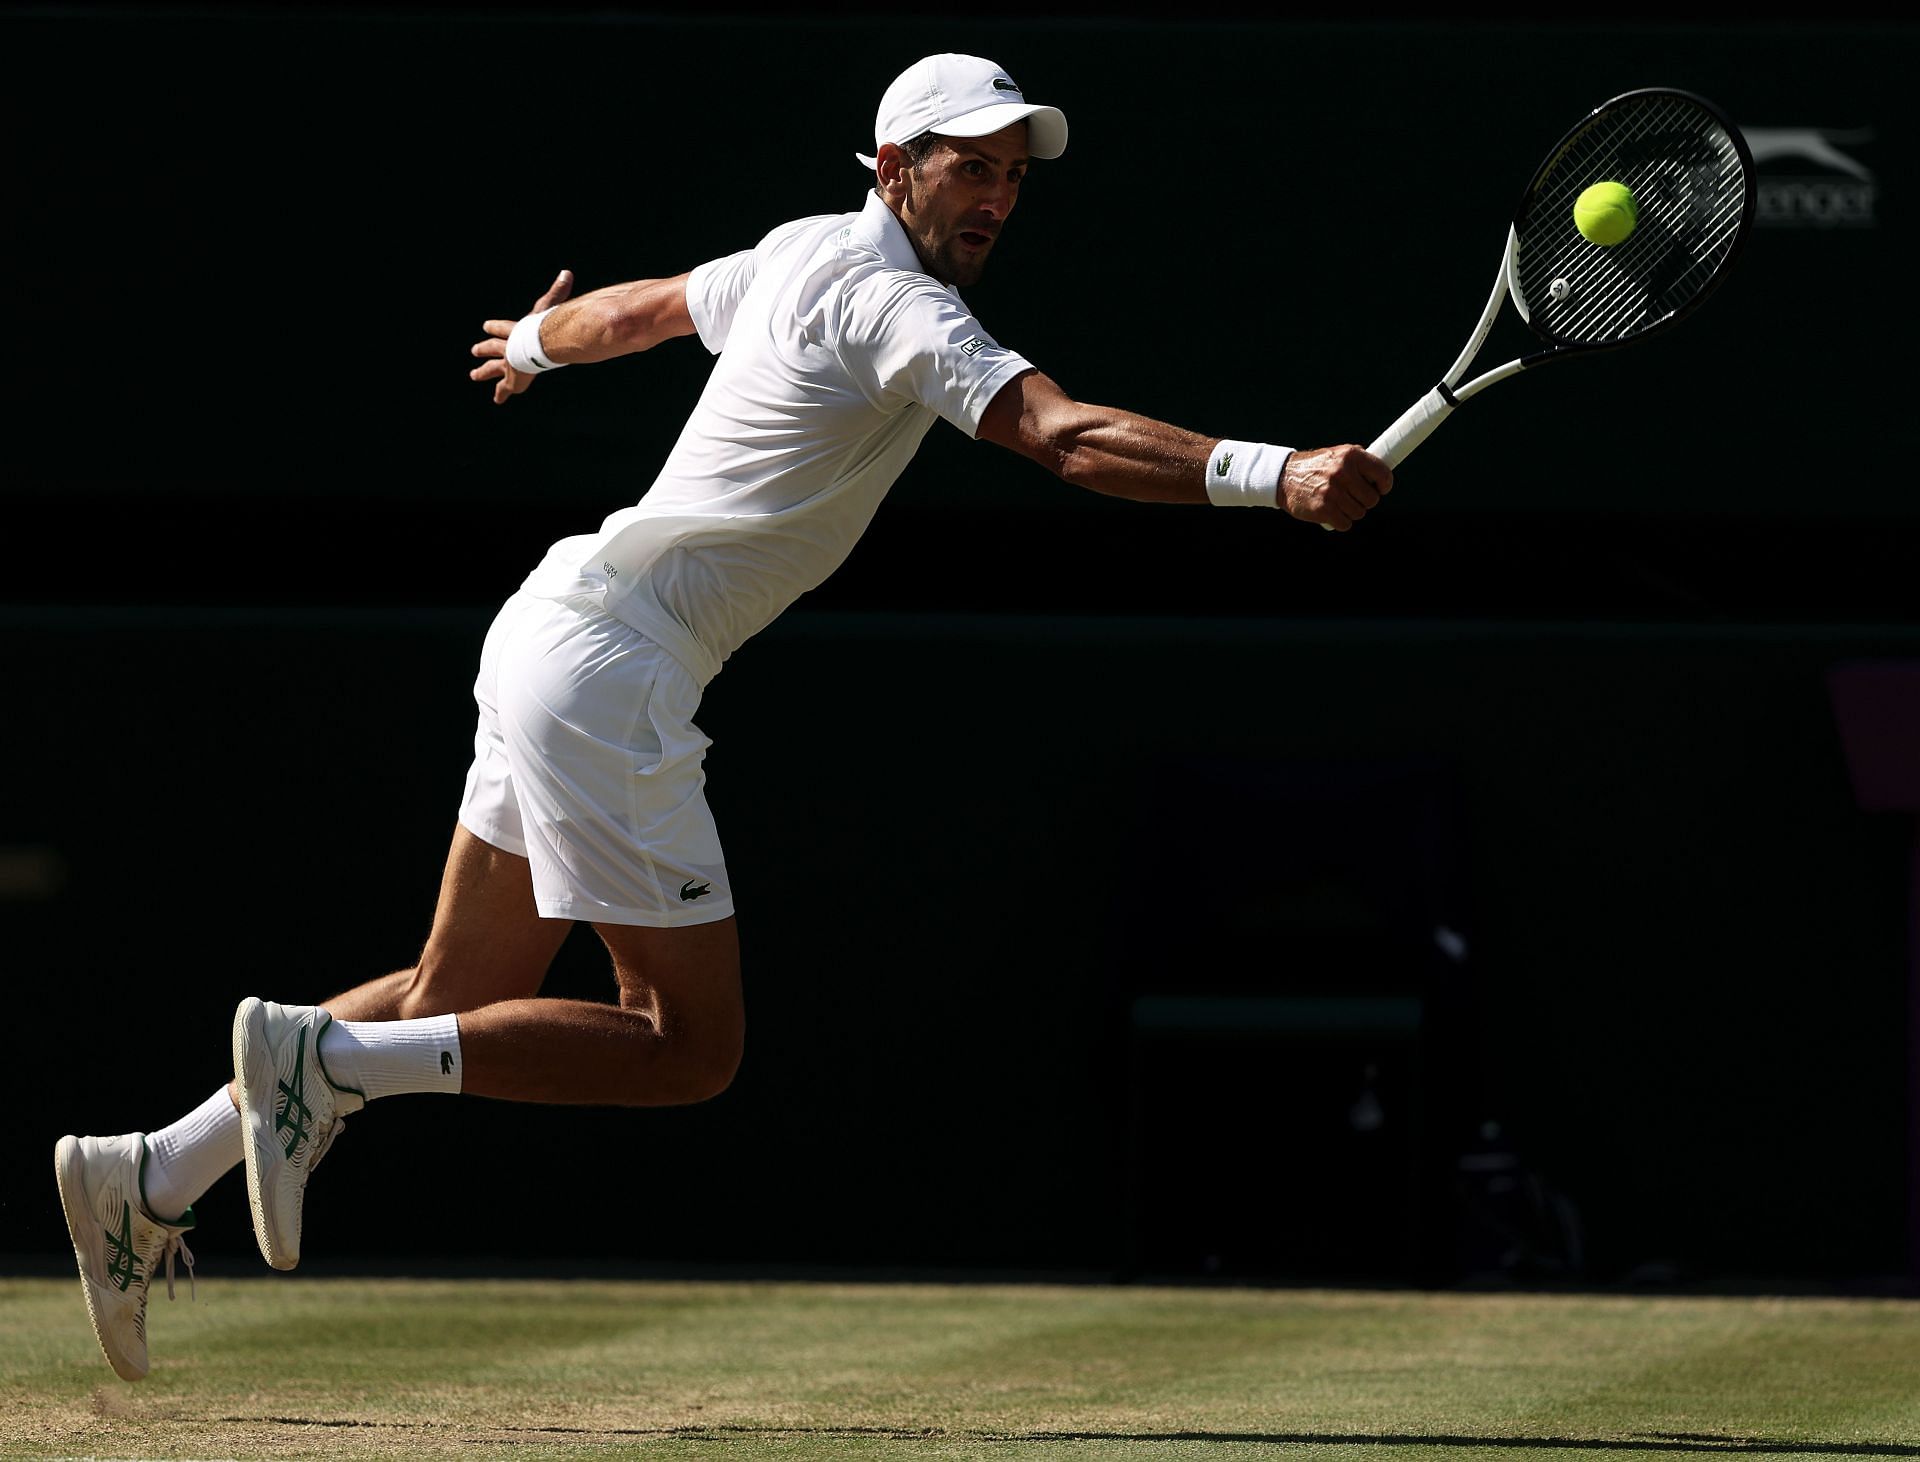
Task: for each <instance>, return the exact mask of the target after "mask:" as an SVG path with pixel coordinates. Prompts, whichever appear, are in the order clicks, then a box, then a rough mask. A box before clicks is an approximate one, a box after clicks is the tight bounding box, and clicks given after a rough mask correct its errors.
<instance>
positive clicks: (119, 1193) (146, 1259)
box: [53, 1132, 193, 1381]
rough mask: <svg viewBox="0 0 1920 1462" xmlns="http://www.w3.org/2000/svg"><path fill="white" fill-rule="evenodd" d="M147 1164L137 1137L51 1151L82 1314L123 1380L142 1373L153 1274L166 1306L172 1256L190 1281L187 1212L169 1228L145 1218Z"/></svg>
mask: <svg viewBox="0 0 1920 1462" xmlns="http://www.w3.org/2000/svg"><path fill="white" fill-rule="evenodd" d="M146 1160H147V1144H146V1139H145V1137H144V1136H143V1135H142V1134H141V1133H138V1132H129V1133H126V1134H125V1135H124V1136H120V1137H62V1138H61V1139H60V1141H59V1142H57V1143H56V1144H55V1145H54V1149H53V1173H54V1177H55V1178H56V1179H58V1180H59V1183H60V1206H61V1207H62V1208H63V1209H65V1210H66V1214H67V1232H68V1233H69V1234H70V1235H72V1237H73V1256H74V1258H75V1259H77V1260H78V1261H79V1263H80V1287H81V1289H82V1290H84V1291H85V1293H86V1296H87V1315H88V1317H89V1318H91V1319H92V1321H93V1333H94V1334H95V1335H96V1336H97V1337H98V1338H99V1340H100V1349H101V1350H102V1351H103V1352H104V1353H105V1354H106V1357H107V1364H108V1365H110V1366H112V1367H113V1371H114V1374H115V1375H117V1376H118V1377H120V1379H121V1380H123V1381H137V1380H139V1379H140V1378H141V1377H142V1376H144V1375H146V1373H147V1290H148V1288H149V1286H150V1285H151V1284H152V1283H153V1274H154V1270H155V1269H157V1268H159V1267H160V1266H161V1265H162V1264H164V1265H165V1266H166V1271H167V1298H168V1299H172V1298H173V1260H174V1256H175V1255H176V1254H178V1255H179V1256H180V1258H181V1259H183V1260H184V1261H185V1262H186V1266H187V1281H188V1283H189V1284H191V1283H192V1281H193V1250H191V1249H189V1248H188V1247H187V1244H186V1238H185V1235H186V1232H187V1230H188V1229H190V1228H192V1227H193V1210H192V1209H191V1208H189V1209H188V1210H187V1211H186V1212H185V1213H183V1214H181V1215H180V1217H178V1218H176V1219H173V1220H172V1221H168V1220H165V1219H158V1218H155V1217H154V1216H153V1215H152V1214H150V1213H148V1212H147V1207H146V1201H145V1200H146V1192H145V1188H144V1185H143V1184H142V1182H141V1171H142V1168H143V1166H144V1165H145V1163H146Z"/></svg>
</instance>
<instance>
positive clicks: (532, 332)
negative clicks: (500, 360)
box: [507, 305, 565, 376]
mask: <svg viewBox="0 0 1920 1462" xmlns="http://www.w3.org/2000/svg"><path fill="white" fill-rule="evenodd" d="M558 308H559V306H558V305H556V306H554V309H558ZM552 313H553V310H552V309H547V310H542V311H541V312H540V313H539V314H537V315H523V316H521V317H520V319H519V321H518V322H517V323H516V324H515V325H514V327H513V333H512V334H510V335H508V336H507V364H508V365H510V366H512V367H513V368H514V369H515V370H516V371H519V372H520V373H521V374H522V375H527V376H537V375H539V374H540V372H542V371H557V370H559V369H560V367H561V366H562V365H563V364H565V362H563V361H557V360H549V359H548V358H547V353H546V352H545V351H544V350H542V349H541V348H540V322H541V321H542V320H544V319H546V318H547V316H548V315H551V314H552Z"/></svg>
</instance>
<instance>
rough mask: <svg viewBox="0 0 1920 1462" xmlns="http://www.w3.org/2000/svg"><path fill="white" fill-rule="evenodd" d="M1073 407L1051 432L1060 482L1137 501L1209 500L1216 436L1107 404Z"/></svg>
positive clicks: (1192, 501)
mask: <svg viewBox="0 0 1920 1462" xmlns="http://www.w3.org/2000/svg"><path fill="white" fill-rule="evenodd" d="M1076 406H1077V410H1076V411H1075V412H1074V419H1073V420H1072V421H1071V422H1068V423H1063V424H1061V425H1062V426H1063V428H1064V429H1062V430H1058V431H1057V432H1056V434H1055V435H1054V442H1055V445H1056V450H1057V451H1058V453H1059V459H1058V461H1057V462H1056V463H1055V465H1054V471H1055V472H1057V473H1058V474H1059V476H1060V477H1061V478H1062V479H1063V480H1064V481H1067V482H1070V483H1072V484H1074V485H1075V486H1076V487H1085V488H1089V489H1091V490H1092V491H1094V492H1103V493H1106V494H1108V495H1109V496H1111V497H1124V498H1132V499H1133V500H1134V501H1136V502H1148V503H1204V502H1206V501H1207V457H1208V454H1209V453H1211V452H1212V451H1213V444H1214V440H1215V439H1214V438H1212V437H1203V436H1200V435H1198V434H1197V433H1194V432H1190V431H1186V430H1184V429H1183V428H1181V427H1177V426H1172V425H1169V424H1168V423H1167V422H1164V421H1155V420H1154V419H1153V418H1152V417H1147V416H1139V415H1136V414H1135V413H1133V412H1131V411H1121V410H1118V409H1116V408H1114V407H1110V406H1087V405H1085V404H1084V403H1076Z"/></svg>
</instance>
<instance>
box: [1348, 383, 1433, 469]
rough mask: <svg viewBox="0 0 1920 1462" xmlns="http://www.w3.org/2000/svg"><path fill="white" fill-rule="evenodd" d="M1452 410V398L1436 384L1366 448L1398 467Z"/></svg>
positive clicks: (1388, 463)
mask: <svg viewBox="0 0 1920 1462" xmlns="http://www.w3.org/2000/svg"><path fill="white" fill-rule="evenodd" d="M1452 414H1453V402H1452V401H1450V400H1448V399H1447V397H1446V396H1445V395H1443V394H1442V388H1441V387H1439V386H1435V387H1434V388H1433V389H1432V390H1431V391H1429V392H1427V394H1426V395H1424V396H1422V397H1421V398H1420V399H1419V400H1418V401H1416V402H1414V403H1413V405H1411V406H1409V407H1408V408H1407V409H1406V410H1405V411H1404V412H1403V413H1401V416H1400V419H1399V420H1398V421H1396V422H1395V423H1394V424H1393V425H1392V426H1390V427H1388V428H1387V429H1386V430H1385V431H1383V432H1381V433H1380V435H1379V436H1378V437H1376V438H1375V439H1374V442H1373V444H1372V445H1371V446H1369V447H1368V448H1367V450H1368V451H1369V452H1371V453H1373V455H1374V456H1376V457H1378V458H1379V459H1380V460H1381V461H1383V462H1385V463H1386V464H1387V466H1389V467H1398V466H1399V465H1400V464H1401V463H1402V462H1404V461H1406V460H1407V458H1409V457H1411V456H1412V455H1413V449H1414V448H1415V447H1417V446H1419V445H1420V444H1421V443H1422V442H1424V441H1425V440H1426V439H1427V438H1428V437H1429V436H1431V435H1432V434H1433V429H1434V428H1435V427H1437V426H1438V425H1440V423H1441V422H1443V421H1445V420H1446V419H1447V418H1448V417H1449V416H1451V415H1452Z"/></svg>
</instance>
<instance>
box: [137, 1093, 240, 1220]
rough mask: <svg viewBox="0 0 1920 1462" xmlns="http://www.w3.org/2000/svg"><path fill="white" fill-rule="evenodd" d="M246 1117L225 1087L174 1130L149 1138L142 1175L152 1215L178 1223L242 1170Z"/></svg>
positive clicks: (151, 1135) (164, 1131)
mask: <svg viewBox="0 0 1920 1462" xmlns="http://www.w3.org/2000/svg"><path fill="white" fill-rule="evenodd" d="M241 1156H242V1154H241V1151H240V1113H239V1110H238V1109H237V1108H236V1107H235V1106H234V1105H233V1098H232V1097H230V1096H228V1095H227V1089H226V1088H225V1087H224V1086H223V1087H221V1088H220V1090H218V1091H216V1092H215V1093H214V1094H213V1095H212V1096H210V1097H208V1098H207V1099H206V1100H205V1101H204V1102H202V1103H200V1105H199V1106H197V1107H195V1108H194V1109H193V1110H192V1111H191V1112H188V1113H187V1115H186V1116H184V1117H182V1118H181V1119H180V1120H179V1121H178V1122H175V1123H174V1124H173V1125H172V1126H171V1127H162V1128H161V1129H160V1130H159V1131H158V1132H149V1133H148V1134H147V1164H146V1167H145V1169H144V1170H143V1171H142V1173H141V1186H142V1194H143V1197H144V1198H145V1200H146V1205H147V1212H148V1213H150V1214H152V1215H153V1216H154V1217H155V1218H162V1219H171V1218H178V1217H179V1216H180V1215H181V1214H183V1213H185V1212H186V1211H187V1210H188V1209H189V1208H191V1207H192V1206H193V1205H194V1204H196V1203H198V1202H199V1201H200V1195H201V1194H203V1193H205V1192H206V1191H207V1189H209V1188H211V1187H212V1186H213V1185H214V1184H215V1183H216V1182H218V1181H219V1180H220V1178H221V1176H222V1175H223V1174H224V1173H225V1172H226V1171H227V1170H228V1169H229V1168H235V1167H238V1166H239V1165H240V1161H241Z"/></svg>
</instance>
